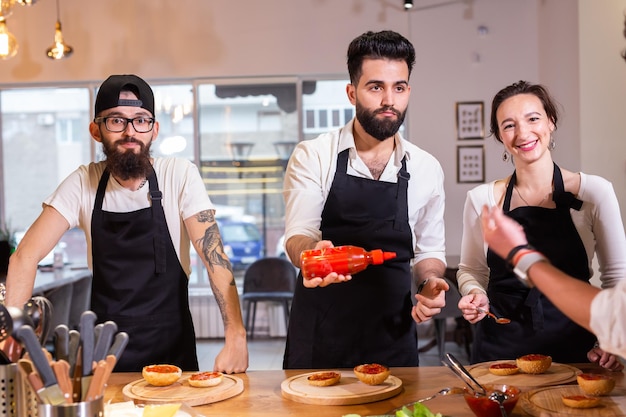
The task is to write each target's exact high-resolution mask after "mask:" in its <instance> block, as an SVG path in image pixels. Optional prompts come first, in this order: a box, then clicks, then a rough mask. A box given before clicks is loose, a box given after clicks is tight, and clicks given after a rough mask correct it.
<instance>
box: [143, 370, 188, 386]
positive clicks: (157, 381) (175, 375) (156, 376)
mask: <svg viewBox="0 0 626 417" xmlns="http://www.w3.org/2000/svg"><path fill="white" fill-rule="evenodd" d="M182 374H183V371H182V369H180V368H179V367H178V366H175V365H148V366H144V367H143V369H142V370H141V376H143V379H145V380H146V382H147V383H148V384H150V385H154V386H155V387H166V386H168V385H172V384H173V383H174V382H176V381H178V380H179V379H180V377H181V376H182Z"/></svg>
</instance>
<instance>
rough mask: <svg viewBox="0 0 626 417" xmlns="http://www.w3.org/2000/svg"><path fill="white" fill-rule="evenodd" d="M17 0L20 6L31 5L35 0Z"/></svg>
mask: <svg viewBox="0 0 626 417" xmlns="http://www.w3.org/2000/svg"><path fill="white" fill-rule="evenodd" d="M17 2H18V3H19V4H21V5H22V6H33V5H34V4H35V3H37V0H17Z"/></svg>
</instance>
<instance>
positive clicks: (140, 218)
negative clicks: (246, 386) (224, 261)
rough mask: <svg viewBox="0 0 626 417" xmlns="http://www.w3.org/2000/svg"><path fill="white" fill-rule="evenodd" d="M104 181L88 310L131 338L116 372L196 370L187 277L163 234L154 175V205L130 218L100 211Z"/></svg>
mask: <svg viewBox="0 0 626 417" xmlns="http://www.w3.org/2000/svg"><path fill="white" fill-rule="evenodd" d="M108 180H109V172H108V170H105V171H104V173H103V174H102V178H101V179H100V183H99V185H98V192H97V194H96V200H95V204H94V209H93V216H92V221H91V235H92V257H93V283H92V291H91V309H92V310H93V311H94V312H95V313H96V315H97V316H98V321H99V322H103V321H106V320H113V321H115V322H116V323H117V325H118V329H119V331H125V332H127V333H128V334H129V336H130V340H129V343H128V346H127V347H126V349H125V350H124V353H123V354H122V356H121V358H120V361H119V362H118V363H117V364H116V365H115V370H116V371H120V372H123V371H128V372H130V371H132V372H137V371H141V369H142V367H143V366H146V365H150V364H160V363H166V364H173V365H177V366H179V367H180V368H182V369H183V370H185V371H193V370H198V359H197V355H196V342H195V333H194V329H193V322H192V319H191V313H190V311H189V299H188V279H187V274H185V272H184V271H183V268H182V267H181V265H180V262H179V260H178V256H177V255H176V250H175V249H174V245H173V244H172V239H171V238H170V235H169V232H168V229H167V223H166V222H165V213H164V211H163V206H162V205H161V196H162V194H161V192H160V191H159V185H158V183H157V179H156V174H155V172H154V169H153V170H152V173H151V174H150V175H149V176H148V183H149V187H150V196H151V197H150V198H151V200H152V205H151V207H148V208H145V209H140V210H136V211H133V212H129V213H113V212H107V211H103V210H102V202H103V200H104V193H105V189H106V186H107V183H108Z"/></svg>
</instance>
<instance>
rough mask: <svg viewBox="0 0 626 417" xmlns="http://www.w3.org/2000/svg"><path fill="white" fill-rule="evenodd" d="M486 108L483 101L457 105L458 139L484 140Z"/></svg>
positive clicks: (461, 102)
mask: <svg viewBox="0 0 626 417" xmlns="http://www.w3.org/2000/svg"><path fill="white" fill-rule="evenodd" d="M484 108H485V106H484V103H483V102H482V101H466V102H463V101H458V102H457V103H456V136H457V139H459V140H462V139H484V137H485V114H484Z"/></svg>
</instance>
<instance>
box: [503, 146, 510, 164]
mask: <svg viewBox="0 0 626 417" xmlns="http://www.w3.org/2000/svg"><path fill="white" fill-rule="evenodd" d="M509 159H511V154H510V153H508V152H507V151H506V149H505V150H504V152H502V160H503V161H504V162H509Z"/></svg>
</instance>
